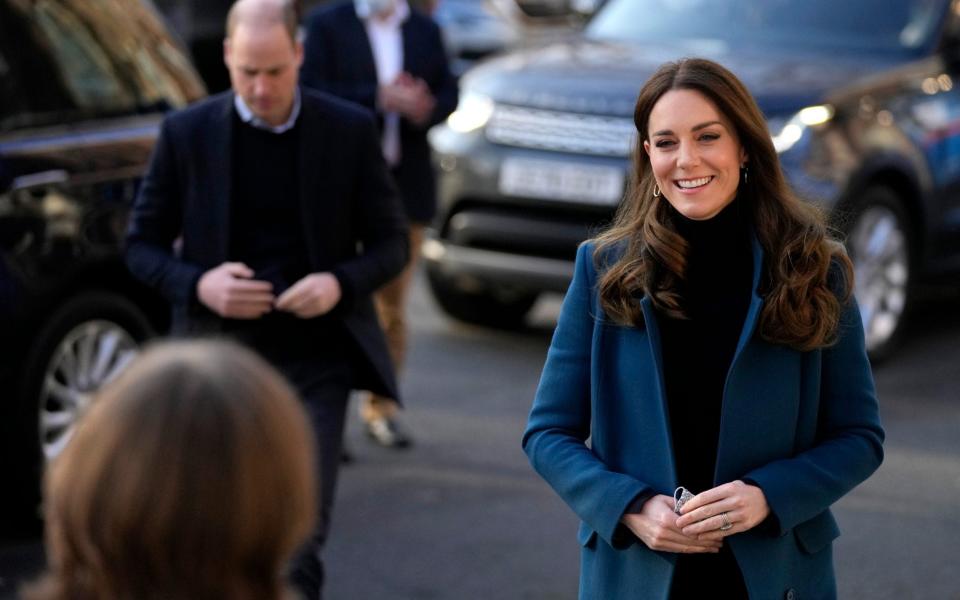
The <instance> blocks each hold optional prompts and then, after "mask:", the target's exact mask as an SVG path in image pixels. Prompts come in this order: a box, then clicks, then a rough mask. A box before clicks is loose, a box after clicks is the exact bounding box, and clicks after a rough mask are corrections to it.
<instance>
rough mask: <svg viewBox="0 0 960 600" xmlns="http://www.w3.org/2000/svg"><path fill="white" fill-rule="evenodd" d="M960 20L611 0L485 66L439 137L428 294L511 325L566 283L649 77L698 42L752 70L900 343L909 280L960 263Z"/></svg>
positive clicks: (877, 344) (902, 4)
mask: <svg viewBox="0 0 960 600" xmlns="http://www.w3.org/2000/svg"><path fill="white" fill-rule="evenodd" d="M958 30H960V8H958V3H957V2H955V1H954V2H952V1H948V0H846V1H845V2H834V1H831V0H777V1H770V0H710V1H706V0H684V1H680V2H678V1H676V0H610V2H609V3H607V4H606V5H605V6H604V8H602V9H601V10H600V11H599V13H598V14H597V15H596V16H595V17H594V19H593V20H592V21H591V22H590V23H589V24H588V26H587V27H586V29H585V31H584V32H583V34H582V35H581V36H578V37H576V38H574V39H572V40H570V41H565V42H562V43H557V44H553V45H550V46H547V47H544V48H541V49H536V50H529V51H521V52H515V53H510V54H507V55H505V56H503V57H502V58H499V59H497V60H495V61H492V62H490V63H487V64H485V65H483V66H480V67H478V68H477V69H475V70H473V71H471V72H469V73H467V74H466V75H465V76H464V78H463V80H462V83H461V96H460V97H461V102H460V105H459V107H458V109H457V111H456V112H454V113H453V115H451V117H450V119H449V120H448V121H447V123H446V124H445V125H443V126H441V127H438V128H436V129H435V130H434V131H433V132H432V136H431V141H432V144H433V148H434V151H435V156H436V160H437V165H438V168H439V170H440V173H441V177H440V184H439V185H440V191H441V210H440V214H439V217H438V219H437V221H436V223H435V229H434V231H433V232H432V238H430V239H429V240H428V242H427V243H426V244H425V247H424V255H425V257H426V261H427V268H428V276H429V281H430V285H431V288H432V291H433V293H434V295H435V297H436V298H437V300H438V301H439V304H440V305H441V306H442V307H443V308H444V309H445V310H446V311H447V312H448V313H450V314H451V315H453V316H455V317H458V318H460V319H464V320H467V321H473V322H479V323H486V324H494V325H499V326H508V325H516V324H518V323H519V322H521V320H522V319H523V317H524V315H525V313H526V311H527V310H528V309H529V308H530V306H531V305H532V304H533V301H534V299H535V298H536V297H537V295H538V294H539V293H540V292H542V291H544V290H558V291H562V290H564V289H565V288H566V285H567V283H568V282H569V278H570V275H571V271H572V261H573V258H574V253H575V249H576V247H577V245H578V243H579V242H581V241H582V240H584V239H585V238H586V237H588V236H589V235H591V234H592V233H593V232H596V231H597V229H598V228H600V227H602V226H603V224H604V223H606V222H608V221H609V219H610V218H611V217H612V215H613V212H614V210H615V209H616V207H617V204H618V202H619V201H620V199H621V198H622V196H623V190H624V185H625V182H626V181H627V176H628V168H629V164H628V156H629V153H630V152H631V150H632V148H633V145H634V139H635V135H636V133H635V129H634V126H633V122H632V117H633V108H634V104H635V101H636V95H637V91H638V90H639V88H640V86H641V85H642V83H643V82H644V81H645V80H646V79H647V77H649V76H650V74H651V73H652V72H653V71H654V69H656V67H657V66H659V65H660V64H662V63H663V62H665V61H668V60H673V59H677V58H680V57H683V56H702V57H707V58H712V59H714V60H717V61H719V62H721V63H723V64H724V65H726V66H728V67H729V68H731V69H732V70H733V71H734V72H735V73H737V74H738V75H739V76H740V77H741V78H742V79H743V80H744V82H745V83H746V84H747V85H748V87H749V88H750V90H751V92H752V93H753V94H754V96H755V97H756V98H757V100H758V102H759V104H760V106H761V108H762V109H763V111H764V112H765V114H766V116H767V118H768V120H769V128H770V132H771V135H772V136H773V139H774V142H775V145H776V147H777V150H778V152H779V153H780V158H781V160H782V163H783V165H784V167H785V169H786V171H787V175H788V178H789V180H790V182H791V183H792V185H793V187H794V189H795V190H796V191H797V193H799V194H800V195H801V196H802V197H804V198H806V199H809V200H810V201H813V202H817V203H820V204H822V205H823V206H824V207H825V208H826V209H827V210H828V211H829V214H830V215H831V218H832V220H833V224H834V225H835V226H836V227H837V228H838V229H839V230H840V231H841V232H842V233H843V234H845V235H846V239H847V244H848V249H849V251H850V254H851V256H852V258H853V260H854V263H855V266H856V274H857V287H856V294H857V297H858V299H859V302H860V306H861V312H862V316H863V321H864V325H865V329H866V336H867V345H868V348H869V351H870V353H871V356H872V357H874V358H879V357H881V356H883V355H886V354H888V353H889V351H890V350H891V349H892V348H893V347H894V345H895V343H896V341H897V339H898V337H899V335H900V333H901V332H902V330H903V323H904V317H905V315H906V312H907V308H908V306H909V304H910V300H911V297H912V293H913V291H914V290H915V289H916V285H917V284H918V283H920V282H922V281H943V280H946V281H952V282H955V281H956V280H957V279H956V277H957V275H958V273H960V86H958V83H960V82H958V81H957V76H958V73H960V51H958V47H960V33H958Z"/></svg>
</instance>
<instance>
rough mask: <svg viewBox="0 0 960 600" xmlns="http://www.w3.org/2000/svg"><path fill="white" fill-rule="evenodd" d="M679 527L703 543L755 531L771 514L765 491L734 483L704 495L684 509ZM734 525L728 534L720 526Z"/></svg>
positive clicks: (695, 498)
mask: <svg viewBox="0 0 960 600" xmlns="http://www.w3.org/2000/svg"><path fill="white" fill-rule="evenodd" d="M680 513H681V514H682V515H683V516H681V517H680V518H679V519H677V526H678V527H680V528H681V529H682V530H683V532H684V533H685V534H686V535H689V536H693V537H696V538H698V539H700V540H722V539H723V538H724V537H726V536H728V535H733V534H735V533H741V532H743V531H747V530H749V529H753V528H754V527H756V526H757V525H758V524H760V523H761V522H762V521H763V520H764V519H766V518H767V515H769V514H770V507H769V506H768V505H767V498H766V496H764V495H763V490H761V489H760V488H758V487H757V486H755V485H749V484H746V483H744V482H742V481H739V480H738V481H731V482H730V483H725V484H723V485H719V486H717V487H715V488H712V489H709V490H707V491H705V492H701V493H699V494H697V495H696V496H694V497H693V498H691V499H690V501H689V502H687V503H686V504H684V505H683V508H682V509H680ZM727 523H729V524H730V525H732V527H730V528H729V529H727V530H726V531H722V530H721V529H720V527H722V526H723V525H725V524H727Z"/></svg>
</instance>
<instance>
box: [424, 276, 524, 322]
mask: <svg viewBox="0 0 960 600" xmlns="http://www.w3.org/2000/svg"><path fill="white" fill-rule="evenodd" d="M427 281H428V283H429V285H430V291H431V292H432V293H433V297H434V299H436V301H437V304H439V305H440V308H441V309H443V311H444V312H445V313H447V314H448V315H450V316H451V317H453V318H455V319H457V320H459V321H463V322H465V323H470V324H472V325H481V326H483V327H491V328H494V329H503V330H514V329H519V328H521V327H523V324H524V321H525V319H526V316H527V313H529V312H530V309H531V308H532V307H533V304H534V302H536V301H537V294H536V293H534V292H515V291H506V290H497V289H489V288H484V289H477V290H473V291H467V290H463V289H460V288H458V287H457V286H456V285H455V283H454V282H453V281H451V280H450V279H449V278H447V277H445V276H443V275H441V274H439V273H437V272H435V271H434V270H432V269H427Z"/></svg>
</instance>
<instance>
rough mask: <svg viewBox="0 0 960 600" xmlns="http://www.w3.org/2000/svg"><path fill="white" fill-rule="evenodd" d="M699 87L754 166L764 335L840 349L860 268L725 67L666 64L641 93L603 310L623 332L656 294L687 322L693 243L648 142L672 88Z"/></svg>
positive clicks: (751, 186)
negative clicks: (802, 193) (789, 175)
mask: <svg viewBox="0 0 960 600" xmlns="http://www.w3.org/2000/svg"><path fill="white" fill-rule="evenodd" d="M678 89H684V90H694V91H696V92H699V93H701V94H703V96H704V97H706V98H707V99H709V100H710V101H711V102H713V103H714V104H715V105H716V107H717V109H718V110H719V111H720V113H721V114H723V115H725V116H726V117H727V118H728V119H729V120H730V122H731V123H732V124H733V127H734V129H735V130H736V134H737V137H738V138H739V140H740V143H741V144H742V146H743V149H744V151H745V152H746V155H747V157H748V159H749V163H748V164H749V168H750V171H749V178H748V181H746V182H744V181H741V182H740V185H739V188H738V191H737V194H738V196H739V198H740V202H741V203H743V204H744V205H745V206H746V207H747V209H748V211H749V214H750V219H751V220H752V223H753V227H754V230H755V232H756V235H757V238H758V240H759V242H760V245H761V246H762V247H763V250H764V252H765V254H766V260H765V261H764V266H763V272H762V274H761V280H760V281H761V282H760V285H761V289H760V293H761V294H762V295H764V297H765V298H764V299H765V301H764V305H763V309H762V311H761V314H760V324H759V332H760V335H761V336H762V337H763V338H764V339H766V340H768V341H770V342H773V343H777V344H783V345H786V346H790V347H793V348H796V349H798V350H801V351H806V350H812V349H814V348H821V347H825V346H829V345H830V344H831V343H833V341H834V338H835V334H836V330H837V325H838V323H839V319H840V312H841V308H842V303H843V302H846V300H847V299H848V297H849V294H850V290H851V289H852V282H853V267H852V264H851V263H850V259H849V258H848V257H847V255H846V253H845V252H844V250H843V247H842V246H841V245H840V244H839V243H838V242H837V241H835V240H834V239H833V238H832V237H831V236H830V235H829V233H828V230H827V225H826V221H825V219H824V217H823V215H822V214H821V212H820V211H819V210H818V209H817V208H815V207H814V206H812V205H810V204H807V203H805V202H802V201H800V200H799V199H798V198H797V197H796V196H794V195H793V193H791V191H790V189H789V187H788V186H787V182H786V179H785V178H784V176H783V172H782V170H781V168H780V162H779V159H778V158H777V153H776V151H775V150H774V147H773V142H772V140H771V138H770V133H769V131H768V130H767V126H766V120H765V119H764V117H763V114H762V113H761V111H760V108H759V107H758V106H757V104H756V102H755V101H754V99H753V97H752V96H751V95H750V93H749V92H748V91H747V89H746V87H745V86H744V85H743V83H741V82H740V80H739V79H737V77H736V76H735V75H734V74H733V73H731V72H730V71H729V70H727V69H726V68H724V67H723V66H721V65H719V64H717V63H715V62H712V61H709V60H704V59H697V58H689V59H683V60H680V61H678V62H671V63H666V64H664V65H662V66H661V67H660V68H659V69H658V70H657V72H656V73H654V74H653V76H652V77H650V79H649V80H647V82H646V83H645V84H644V86H643V88H641V90H640V95H639V97H638V98H637V105H636V108H635V110H634V117H633V119H634V124H635V126H636V128H637V132H638V134H639V135H638V136H637V145H636V149H635V151H634V156H633V162H634V173H633V177H632V180H631V184H630V188H629V190H628V192H627V196H626V198H625V199H624V202H623V203H622V204H621V206H620V209H619V210H618V212H617V217H616V219H615V221H614V223H613V224H612V225H611V227H610V228H609V229H608V230H607V231H605V232H604V233H602V234H601V235H600V236H598V237H597V238H596V239H595V241H596V250H595V252H594V259H595V261H596V263H597V266H598V267H599V268H601V269H603V271H604V272H603V274H602V275H601V277H600V282H599V294H600V303H601V307H602V308H603V310H604V311H605V312H606V314H607V315H608V316H609V317H610V318H611V319H612V320H613V321H614V322H617V323H620V324H623V325H640V324H641V323H642V322H643V313H642V312H641V309H640V306H639V304H638V303H637V302H636V299H637V296H639V295H645V296H648V297H649V298H650V300H651V302H652V303H653V305H654V306H655V307H656V308H657V309H658V310H660V311H662V312H664V313H666V314H668V315H670V316H672V317H675V318H683V317H684V315H685V313H684V311H683V307H682V302H681V298H680V296H679V294H678V292H677V285H678V283H679V281H680V280H681V279H683V277H684V273H685V269H686V252H687V244H686V241H685V240H684V239H683V238H682V237H681V236H680V235H679V234H678V233H677V232H676V231H675V230H674V228H673V225H672V223H671V220H670V218H669V216H668V212H667V210H668V209H667V200H666V199H665V198H663V196H662V195H661V196H660V197H654V195H653V192H654V186H655V183H656V182H655V180H654V177H653V170H652V168H651V166H650V157H649V156H648V155H647V153H646V151H645V149H644V147H643V142H644V140H649V132H648V130H647V126H648V123H649V120H650V112H651V111H652V110H653V107H654V106H655V105H656V103H657V101H658V100H659V99H660V98H661V97H662V96H663V95H664V94H665V93H667V92H668V91H670V90H678ZM832 263H834V264H836V265H837V266H838V267H839V269H840V274H841V275H842V277H841V281H840V284H841V285H840V287H841V288H842V289H841V290H840V293H839V294H838V293H837V290H836V289H832V287H834V288H835V287H836V283H837V282H834V281H833V280H832V279H831V281H830V282H828V273H829V271H830V269H831V264H832Z"/></svg>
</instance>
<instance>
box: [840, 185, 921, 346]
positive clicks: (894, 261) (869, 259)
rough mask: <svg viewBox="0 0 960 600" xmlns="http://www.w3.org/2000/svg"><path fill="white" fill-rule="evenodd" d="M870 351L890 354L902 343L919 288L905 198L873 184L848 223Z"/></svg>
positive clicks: (858, 297) (858, 296)
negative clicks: (914, 284) (915, 278)
mask: <svg viewBox="0 0 960 600" xmlns="http://www.w3.org/2000/svg"><path fill="white" fill-rule="evenodd" d="M846 245H847V251H848V253H849V254H850V258H851V260H852V261H853V266H854V274H855V288H854V293H855V295H856V298H857V303H858V304H859V305H860V314H861V317H862V319H863V327H864V335H865V338H866V345H867V353H868V354H869V355H870V358H871V360H873V361H874V362H878V361H881V360H883V359H885V358H888V357H889V356H890V355H891V354H892V353H893V351H894V350H895V349H896V347H897V346H898V345H899V343H900V342H901V339H902V337H903V331H904V328H905V327H904V324H905V322H906V320H907V318H908V314H909V308H910V300H911V296H912V292H913V270H914V262H913V261H914V257H913V252H912V250H913V232H912V230H911V226H910V221H909V219H908V218H907V214H906V211H905V210H904V208H903V204H902V202H901V201H900V199H899V197H898V196H897V195H896V194H895V193H894V192H893V191H892V190H890V189H889V188H885V187H871V188H868V189H867V190H866V191H865V192H864V193H863V194H861V195H860V197H859V198H858V201H857V202H856V204H855V205H854V210H853V216H852V218H851V219H850V220H849V224H848V226H847V227H846Z"/></svg>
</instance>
